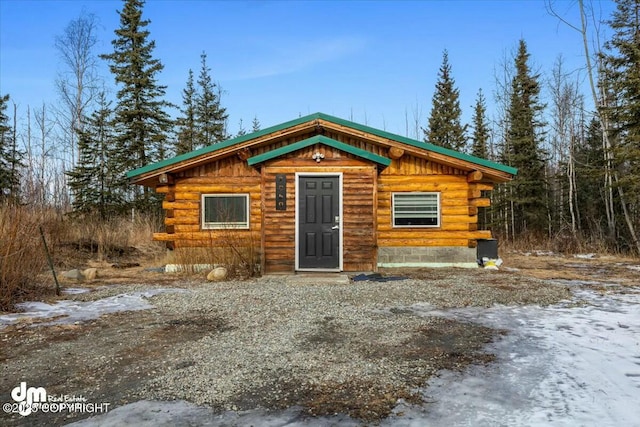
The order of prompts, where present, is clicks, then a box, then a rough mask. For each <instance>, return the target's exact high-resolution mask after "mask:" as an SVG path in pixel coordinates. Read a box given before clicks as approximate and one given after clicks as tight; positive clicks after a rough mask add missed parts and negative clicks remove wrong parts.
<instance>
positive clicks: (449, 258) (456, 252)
mask: <svg viewBox="0 0 640 427" xmlns="http://www.w3.org/2000/svg"><path fill="white" fill-rule="evenodd" d="M378 267H383V268H384V267H387V268H393V267H464V268H476V267H478V262H477V259H476V249H475V248H467V247H463V246H444V247H443V246H439V247H425V246H388V247H379V248H378Z"/></svg>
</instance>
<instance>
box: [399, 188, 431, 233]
mask: <svg viewBox="0 0 640 427" xmlns="http://www.w3.org/2000/svg"><path fill="white" fill-rule="evenodd" d="M392 198H393V210H392V213H393V218H392V221H393V226H394V227H439V226H440V193H393V194H392Z"/></svg>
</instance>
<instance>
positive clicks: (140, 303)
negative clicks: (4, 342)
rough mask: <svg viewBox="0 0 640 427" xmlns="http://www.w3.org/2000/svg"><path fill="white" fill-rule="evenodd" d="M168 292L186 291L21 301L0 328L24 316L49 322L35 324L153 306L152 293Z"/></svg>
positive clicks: (1, 319)
mask: <svg viewBox="0 0 640 427" xmlns="http://www.w3.org/2000/svg"><path fill="white" fill-rule="evenodd" d="M167 292H186V291H185V290H184V289H169V288H165V289H150V290H147V291H140V292H132V293H130V294H120V295H115V296H112V297H107V298H102V299H99V300H96V301H86V302H82V301H71V300H61V301H58V302H56V303H55V304H47V303H44V302H23V303H20V304H17V305H16V307H17V308H19V309H22V310H24V311H23V312H20V313H11V314H6V315H3V316H0V328H2V327H3V326H6V325H10V324H12V323H15V322H17V321H20V320H24V319H29V318H31V319H48V318H55V319H54V320H52V321H50V322H43V323H37V325H56V324H69V323H76V322H82V321H86V320H91V319H97V318H98V317H100V316H102V315H103V314H107V313H116V312H119V311H137V310H147V309H150V308H153V306H152V305H151V304H149V302H148V301H147V298H150V297H152V296H154V295H158V294H162V293H167Z"/></svg>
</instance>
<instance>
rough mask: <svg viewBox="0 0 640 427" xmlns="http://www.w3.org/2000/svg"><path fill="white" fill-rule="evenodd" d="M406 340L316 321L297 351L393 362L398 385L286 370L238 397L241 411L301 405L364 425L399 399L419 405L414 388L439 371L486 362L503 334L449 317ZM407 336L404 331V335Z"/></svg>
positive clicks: (434, 320) (389, 332) (383, 414)
mask: <svg viewBox="0 0 640 427" xmlns="http://www.w3.org/2000/svg"><path fill="white" fill-rule="evenodd" d="M426 320H427V321H426V322H425V324H424V325H422V326H420V327H418V328H416V329H415V330H413V331H404V333H403V335H408V338H405V339H402V340H399V341H398V340H394V339H390V336H393V335H394V334H396V331H392V330H367V331H366V333H363V331H362V330H357V329H353V330H352V329H350V328H349V327H348V326H347V325H344V324H341V323H340V322H339V321H337V320H336V319H334V318H332V317H325V318H324V319H322V320H319V321H317V322H316V327H315V328H314V330H312V331H310V332H309V334H308V335H306V336H304V337H302V338H301V340H300V344H299V345H300V348H301V349H303V350H304V351H310V352H314V351H315V352H326V353H330V352H331V348H332V347H337V346H340V347H342V348H347V349H348V352H349V353H351V354H353V355H354V357H359V358H364V359H365V360H367V361H368V362H369V363H370V364H371V365H372V366H375V365H376V364H377V362H378V361H380V360H382V359H393V360H396V361H397V363H398V370H397V381H393V382H386V383H385V382H384V381H381V380H380V378H377V377H376V376H375V375H372V376H366V377H364V378H363V377H356V376H353V375H352V376H348V377H347V378H346V379H345V380H344V381H342V382H338V381H316V380H313V379H311V378H305V377H297V378H292V377H291V374H290V373H288V372H274V373H273V375H272V378H271V379H270V380H269V381H267V384H268V385H267V386H265V387H261V388H259V389H254V390H252V391H251V392H249V393H245V394H243V395H240V396H237V397H236V399H235V401H234V404H235V405H236V406H237V407H238V408H240V409H253V408H256V407H263V408H267V409H285V408H288V407H292V406H300V407H302V413H303V415H306V416H323V415H327V416H331V415H334V414H338V413H339V414H347V415H349V416H350V417H352V418H356V419H360V420H362V421H365V422H373V421H376V420H380V419H383V418H386V417H388V416H389V415H390V414H391V412H392V410H393V408H394V407H395V406H396V404H397V401H398V399H404V400H405V401H406V402H408V403H410V404H420V403H422V402H423V401H424V398H423V396H422V395H421V394H420V393H418V392H416V391H415V390H416V389H417V388H419V387H423V386H424V384H425V383H426V382H427V380H428V379H429V378H430V377H431V376H432V375H435V374H436V372H437V371H439V370H441V369H450V370H463V369H465V368H466V367H467V366H469V365H471V364H484V363H491V362H493V361H494V360H495V357H494V355H492V354H488V353H484V352H483V351H482V349H483V348H484V346H485V345H486V344H487V343H489V342H491V341H492V340H493V339H494V338H495V337H496V336H498V335H500V334H502V333H503V332H502V331H498V330H495V329H491V328H487V327H484V326H479V325H475V324H471V323H466V322H460V321H456V320H451V319H442V318H429V319H426ZM407 332H409V333H408V334H407Z"/></svg>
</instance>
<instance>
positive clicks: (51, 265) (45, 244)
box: [38, 226, 60, 296]
mask: <svg viewBox="0 0 640 427" xmlns="http://www.w3.org/2000/svg"><path fill="white" fill-rule="evenodd" d="M38 228H39V229H40V236H41V237H42V244H44V252H45V253H46V254H47V261H48V262H49V268H50V269H51V273H52V274H53V281H54V282H56V295H57V296H60V283H58V276H56V270H55V268H53V260H52V259H51V255H49V247H48V246H47V239H45V238H44V230H42V226H39V227H38Z"/></svg>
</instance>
